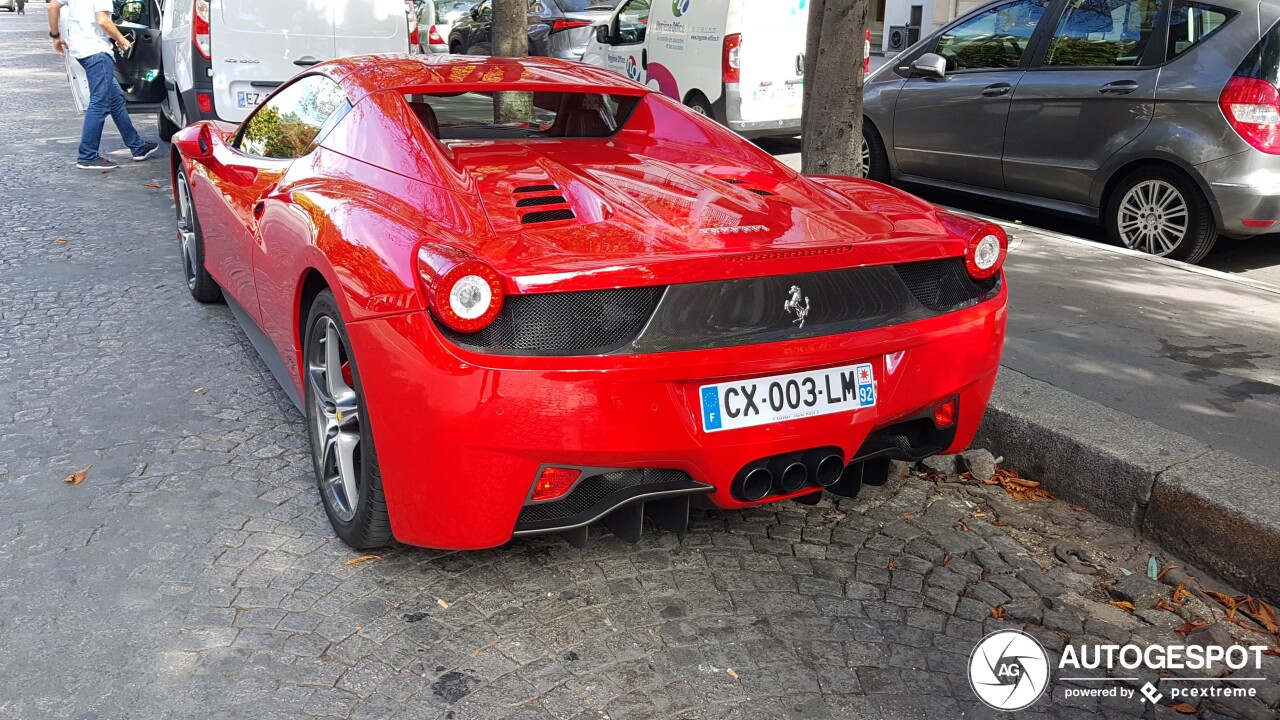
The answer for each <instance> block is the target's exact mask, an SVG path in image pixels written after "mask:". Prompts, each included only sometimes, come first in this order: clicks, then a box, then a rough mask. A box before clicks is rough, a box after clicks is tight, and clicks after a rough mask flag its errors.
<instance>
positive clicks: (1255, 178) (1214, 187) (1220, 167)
mask: <svg viewBox="0 0 1280 720" xmlns="http://www.w3.org/2000/svg"><path fill="white" fill-rule="evenodd" d="M1196 169H1197V170H1198V171H1199V172H1200V174H1201V176H1202V177H1203V178H1204V179H1205V182H1207V183H1208V184H1209V189H1210V191H1211V192H1212V194H1213V198H1212V201H1213V202H1214V203H1215V204H1216V205H1217V206H1218V211H1219V216H1220V217H1221V218H1222V227H1221V228H1220V229H1221V231H1222V232H1223V233H1224V234H1226V235H1232V236H1246V235H1264V234H1268V233H1274V232H1280V155H1267V154H1265V153H1262V152H1258V151H1256V150H1249V151H1246V152H1243V153H1237V154H1235V155H1230V156H1228V157H1225V158H1220V159H1218V160H1214V161H1212V162H1207V163H1203V164H1201V165H1197V166H1196ZM1267 221H1272V223H1271V224H1265V223H1266V222H1267Z"/></svg>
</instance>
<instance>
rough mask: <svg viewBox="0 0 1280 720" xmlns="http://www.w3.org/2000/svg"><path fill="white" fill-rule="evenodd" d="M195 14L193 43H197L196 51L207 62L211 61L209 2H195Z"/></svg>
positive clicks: (192, 24)
mask: <svg viewBox="0 0 1280 720" xmlns="http://www.w3.org/2000/svg"><path fill="white" fill-rule="evenodd" d="M194 1H195V13H194V17H193V18H192V20H191V42H193V43H195V46H196V50H197V51H198V52H199V53H200V54H201V55H202V56H204V59H205V60H211V59H212V58H213V56H212V55H211V53H210V51H209V0H194Z"/></svg>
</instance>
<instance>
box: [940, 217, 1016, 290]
mask: <svg viewBox="0 0 1280 720" xmlns="http://www.w3.org/2000/svg"><path fill="white" fill-rule="evenodd" d="M938 219H939V220H940V221H941V222H942V225H943V227H945V228H946V229H947V230H948V231H950V232H951V233H953V234H955V235H958V236H960V237H962V238H964V239H965V240H966V241H967V242H966V244H965V249H964V267H965V269H966V270H968V271H969V277H971V278H973V279H974V280H986V279H988V278H991V277H994V276H995V274H996V273H998V272H1000V268H1001V267H1002V266H1003V265H1004V258H1005V256H1006V255H1007V254H1008V253H1009V236H1008V235H1006V234H1005V231H1004V228H1002V227H1000V226H999V225H996V224H995V223H992V222H986V221H984V220H979V219H978V218H974V217H969V216H968V215H961V214H959V213H951V212H946V211H942V212H939V213H938Z"/></svg>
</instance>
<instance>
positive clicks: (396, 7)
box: [327, 0, 426, 57]
mask: <svg viewBox="0 0 1280 720" xmlns="http://www.w3.org/2000/svg"><path fill="white" fill-rule="evenodd" d="M327 4H329V5H331V6H332V7H333V35H334V55H333V56H334V57H345V56H347V55H365V54H367V53H392V52H409V18H408V16H407V15H406V14H405V3H404V0H330V2H329V3H327ZM420 32H426V30H425V29H421V30H420Z"/></svg>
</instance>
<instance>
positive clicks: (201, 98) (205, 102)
mask: <svg viewBox="0 0 1280 720" xmlns="http://www.w3.org/2000/svg"><path fill="white" fill-rule="evenodd" d="M196 106H197V107H199V108H200V112H202V113H206V114H210V113H212V112H213V96H212V95H210V94H209V93H196Z"/></svg>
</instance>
